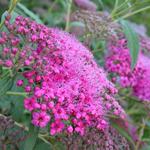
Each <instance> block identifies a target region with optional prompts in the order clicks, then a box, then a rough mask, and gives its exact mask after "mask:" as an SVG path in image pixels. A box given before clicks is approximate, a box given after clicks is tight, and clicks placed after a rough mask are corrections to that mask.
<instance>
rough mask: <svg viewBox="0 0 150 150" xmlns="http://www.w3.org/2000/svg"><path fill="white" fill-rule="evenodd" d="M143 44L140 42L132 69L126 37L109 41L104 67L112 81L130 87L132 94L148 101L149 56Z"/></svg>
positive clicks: (149, 95)
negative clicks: (138, 51)
mask: <svg viewBox="0 0 150 150" xmlns="http://www.w3.org/2000/svg"><path fill="white" fill-rule="evenodd" d="M144 45H145V46H146V44H144V43H143V42H141V52H140V54H139V57H138V61H137V64H136V67H135V68H134V70H132V69H131V58H130V54H129V49H128V48H127V41H126V39H125V38H122V39H120V40H117V41H115V42H114V41H113V42H112V41H111V42H110V43H109V45H108V49H109V54H108V55H107V57H106V65H105V67H106V70H107V71H108V72H109V73H110V76H111V79H112V81H113V82H116V83H119V84H120V85H121V87H130V88H132V90H133V94H134V95H136V96H137V97H138V98H139V99H141V100H144V101H150V93H149V92H148V91H149V90H150V75H149V74H150V67H149V66H150V58H149V57H148V56H146V55H145V54H144V51H143V49H144Z"/></svg>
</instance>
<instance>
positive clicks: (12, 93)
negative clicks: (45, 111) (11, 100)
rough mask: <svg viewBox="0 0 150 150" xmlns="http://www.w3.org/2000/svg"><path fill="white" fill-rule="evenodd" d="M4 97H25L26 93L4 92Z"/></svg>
mask: <svg viewBox="0 0 150 150" xmlns="http://www.w3.org/2000/svg"><path fill="white" fill-rule="evenodd" d="M6 95H13V96H24V97H27V95H28V94H27V93H25V92H12V91H8V92H6Z"/></svg>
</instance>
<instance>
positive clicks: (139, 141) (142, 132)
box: [135, 120, 145, 150]
mask: <svg viewBox="0 0 150 150" xmlns="http://www.w3.org/2000/svg"><path fill="white" fill-rule="evenodd" d="M144 129H145V120H143V124H142V127H141V130H140V134H139V140H138V141H137V143H136V145H135V150H139V147H140V144H141V139H142V136H143V134H144Z"/></svg>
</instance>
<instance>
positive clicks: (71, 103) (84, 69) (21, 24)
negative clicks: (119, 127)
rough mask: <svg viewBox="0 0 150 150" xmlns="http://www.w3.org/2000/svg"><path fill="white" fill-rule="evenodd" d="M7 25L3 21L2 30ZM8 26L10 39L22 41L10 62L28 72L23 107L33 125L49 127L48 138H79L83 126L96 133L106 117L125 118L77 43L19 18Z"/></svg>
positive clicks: (88, 55) (90, 57) (87, 53)
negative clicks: (75, 135)
mask: <svg viewBox="0 0 150 150" xmlns="http://www.w3.org/2000/svg"><path fill="white" fill-rule="evenodd" d="M9 26H10V25H9V23H8V22H7V28H8V29H9ZM13 26H14V28H13V30H11V29H9V30H10V31H12V32H11V33H13V37H12V39H13V40H15V39H16V38H17V37H20V36H23V37H24V38H23V39H26V41H27V43H25V45H23V46H22V47H21V49H22V51H21V52H20V53H19V54H18V55H19V56H18V57H19V58H18V60H17V63H16V64H18V66H17V68H19V67H20V68H22V67H24V66H25V67H29V68H30V70H28V71H25V72H23V73H22V75H23V77H24V78H25V79H26V81H27V85H25V91H26V92H29V93H30V97H29V98H27V99H25V102H24V103H25V104H24V105H25V109H27V110H29V111H30V112H31V113H32V123H33V124H34V125H35V126H39V127H45V126H46V125H47V124H48V123H50V133H51V134H52V135H54V134H57V133H61V132H65V133H72V132H76V133H79V134H81V135H84V133H85V131H86V130H87V129H89V128H97V129H99V130H101V131H103V130H104V129H105V128H107V127H108V124H109V121H108V119H107V117H106V115H107V114H108V113H113V114H116V115H118V116H119V117H122V118H123V117H125V114H124V111H123V110H122V108H121V107H120V105H119V104H118V102H117V101H116V99H115V98H114V95H115V94H116V93H117V90H116V89H115V87H114V85H113V84H112V83H111V82H110V81H109V80H108V79H107V78H106V75H105V73H104V71H103V69H101V68H100V67H99V66H98V65H97V64H96V62H95V61H94V57H93V55H92V53H91V52H90V51H89V50H88V49H87V48H86V47H84V46H83V45H82V44H81V43H80V42H79V41H78V40H76V39H75V38H74V37H73V36H71V35H69V34H68V33H65V32H63V31H60V30H58V29H51V28H47V27H46V26H44V25H40V24H37V23H36V22H33V21H30V20H29V19H28V18H23V17H21V16H19V17H17V18H16V21H15V22H14V23H13ZM12 39H10V40H12ZM21 40H22V39H20V40H17V41H21ZM1 42H2V43H3V42H5V41H3V40H2V41H1ZM13 55H14V54H13ZM13 58H14V57H11V59H12V60H13ZM29 87H30V88H29ZM33 97H34V99H33ZM50 116H51V117H50ZM50 118H51V119H50Z"/></svg>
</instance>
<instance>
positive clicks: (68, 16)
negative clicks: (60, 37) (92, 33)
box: [65, 0, 72, 31]
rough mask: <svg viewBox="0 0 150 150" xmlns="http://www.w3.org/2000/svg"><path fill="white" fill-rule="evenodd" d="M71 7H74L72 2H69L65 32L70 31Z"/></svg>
mask: <svg viewBox="0 0 150 150" xmlns="http://www.w3.org/2000/svg"><path fill="white" fill-rule="evenodd" d="M71 6H72V0H69V2H68V9H67V19H66V27H65V31H69V26H70V15H71Z"/></svg>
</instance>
